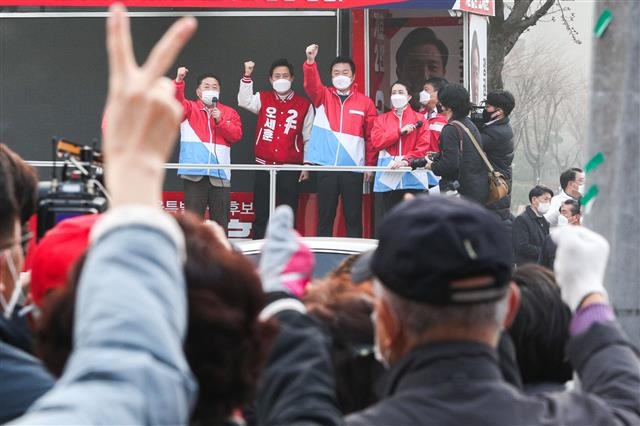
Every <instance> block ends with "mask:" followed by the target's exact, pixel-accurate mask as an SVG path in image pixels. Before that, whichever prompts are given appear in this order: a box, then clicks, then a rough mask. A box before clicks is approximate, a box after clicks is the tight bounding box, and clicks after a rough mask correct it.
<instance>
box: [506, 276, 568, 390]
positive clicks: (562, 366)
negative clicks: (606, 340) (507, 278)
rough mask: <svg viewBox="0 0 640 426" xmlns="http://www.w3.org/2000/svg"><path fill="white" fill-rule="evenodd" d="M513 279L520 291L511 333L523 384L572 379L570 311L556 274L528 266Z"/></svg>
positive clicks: (559, 381)
mask: <svg viewBox="0 0 640 426" xmlns="http://www.w3.org/2000/svg"><path fill="white" fill-rule="evenodd" d="M512 280H513V281H514V282H515V283H516V285H517V286H518V288H519V289H520V295H521V296H520V308H519V310H518V313H517V315H516V317H515V319H514V321H513V324H512V325H511V327H510V328H509V330H508V332H509V335H510V336H511V339H512V340H513V344H514V347H515V350H516V358H517V360H518V366H519V369H520V374H521V375H522V382H523V383H524V384H528V383H541V382H554V383H564V382H566V381H567V380H571V374H572V370H571V365H570V364H569V362H568V361H567V359H566V354H565V346H566V343H567V342H568V340H569V322H570V321H571V310H570V309H569V307H568V306H567V305H565V304H564V303H563V302H562V299H561V297H560V287H558V285H557V284H556V282H555V278H554V276H553V272H551V271H550V270H548V269H547V268H545V267H543V266H540V265H535V264H527V265H523V266H520V267H518V268H517V269H516V270H515V272H514V273H513V277H512Z"/></svg>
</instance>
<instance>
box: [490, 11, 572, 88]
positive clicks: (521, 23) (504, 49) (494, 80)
mask: <svg viewBox="0 0 640 426" xmlns="http://www.w3.org/2000/svg"><path fill="white" fill-rule="evenodd" d="M566 3H567V1H564V2H561V1H560V0H537V1H534V0H515V1H514V2H512V4H511V2H508V1H507V2H505V1H504V0H496V2H495V8H496V14H495V16H493V17H490V18H489V35H488V53H487V54H488V56H489V64H488V67H489V73H488V81H487V83H488V87H489V90H494V89H502V88H503V80H502V70H503V67H504V60H505V57H506V56H507V55H508V54H509V52H511V49H513V47H514V46H515V45H516V42H517V41H518V39H519V38H520V36H521V35H522V34H523V33H524V32H525V31H528V30H529V29H530V28H531V27H533V26H534V25H536V24H537V23H538V22H539V21H540V20H541V19H543V17H544V16H545V15H546V16H548V17H549V19H550V20H552V21H556V20H557V21H560V22H561V23H562V24H563V25H564V26H565V27H566V28H567V31H568V32H569V34H570V36H571V37H572V39H573V41H574V42H576V43H578V44H579V43H580V40H579V39H578V32H577V31H576V30H575V28H573V26H572V25H571V22H572V21H573V18H574V16H575V15H574V14H573V12H571V8H570V7H569V6H568V5H566ZM505 9H506V10H507V12H508V14H506V15H505Z"/></svg>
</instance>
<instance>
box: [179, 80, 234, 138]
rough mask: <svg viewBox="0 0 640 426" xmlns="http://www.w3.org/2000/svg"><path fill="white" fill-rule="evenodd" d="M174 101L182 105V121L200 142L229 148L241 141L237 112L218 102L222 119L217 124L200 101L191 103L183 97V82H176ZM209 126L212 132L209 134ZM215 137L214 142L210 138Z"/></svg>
mask: <svg viewBox="0 0 640 426" xmlns="http://www.w3.org/2000/svg"><path fill="white" fill-rule="evenodd" d="M173 82H174V84H175V85H176V99H177V100H178V101H179V102H180V103H182V108H183V114H182V121H185V120H187V121H188V122H189V126H190V127H191V129H193V131H194V132H195V134H196V135H197V136H198V138H199V139H200V141H202V142H214V143H216V144H218V145H224V146H228V147H230V146H231V145H232V144H234V143H236V142H238V141H239V140H240V139H242V122H241V121H240V115H239V114H238V112H237V111H236V110H235V109H233V108H231V107H228V106H226V105H224V104H222V103H221V102H218V109H219V110H220V112H221V114H222V118H221V119H220V121H219V122H218V123H216V122H215V120H214V119H213V118H211V117H209V116H208V114H207V112H206V111H205V110H204V104H203V103H202V101H201V100H199V99H198V100H197V101H191V100H189V99H186V98H185V97H184V81H183V82H180V83H178V82H176V81H175V80H174V81H173ZM209 126H211V129H212V130H213V131H212V132H211V133H210V132H209ZM213 137H215V141H212V138H213Z"/></svg>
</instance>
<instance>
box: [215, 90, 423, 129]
mask: <svg viewBox="0 0 640 426" xmlns="http://www.w3.org/2000/svg"><path fill="white" fill-rule="evenodd" d="M211 106H212V107H214V108H218V98H216V97H215V96H214V97H213V99H211ZM420 124H422V123H420Z"/></svg>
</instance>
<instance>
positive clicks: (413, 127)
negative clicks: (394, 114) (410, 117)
mask: <svg viewBox="0 0 640 426" xmlns="http://www.w3.org/2000/svg"><path fill="white" fill-rule="evenodd" d="M420 127H422V120H418V121H417V122H415V123H411V124H406V125H404V126H403V127H402V129H400V134H401V135H408V134H409V133H411V132H413V131H414V130H416V129H418V128H420Z"/></svg>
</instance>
